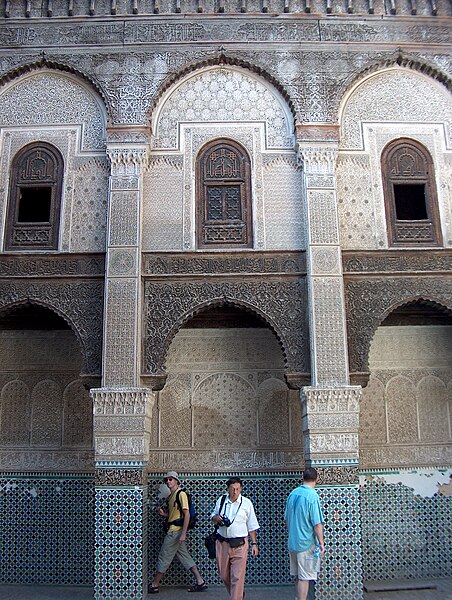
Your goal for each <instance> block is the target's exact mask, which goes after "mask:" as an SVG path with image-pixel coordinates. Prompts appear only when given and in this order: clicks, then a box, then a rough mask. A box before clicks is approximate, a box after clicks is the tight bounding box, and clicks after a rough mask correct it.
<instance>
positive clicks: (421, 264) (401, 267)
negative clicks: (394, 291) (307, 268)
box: [342, 249, 452, 275]
mask: <svg viewBox="0 0 452 600" xmlns="http://www.w3.org/2000/svg"><path fill="white" fill-rule="evenodd" d="M342 264H343V269H344V274H345V275H347V274H357V275H358V274H383V273H391V275H394V274H396V273H407V274H412V273H419V272H423V273H450V272H452V251H451V250H447V249H445V250H423V251H422V252H419V251H417V250H398V251H397V250H378V252H344V253H343V254H342Z"/></svg>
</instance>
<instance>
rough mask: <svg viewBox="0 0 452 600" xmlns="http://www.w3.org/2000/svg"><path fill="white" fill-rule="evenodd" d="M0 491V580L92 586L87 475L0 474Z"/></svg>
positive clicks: (91, 487) (91, 515) (90, 499)
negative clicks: (0, 475) (56, 476)
mask: <svg viewBox="0 0 452 600" xmlns="http://www.w3.org/2000/svg"><path fill="white" fill-rule="evenodd" d="M0 490H1V492H0V522H1V528H2V533H1V535H0V557H1V559H0V560H1V566H2V568H1V570H0V573H1V576H0V583H4V584H7V583H19V584H47V585H54V584H55V585H57V584H60V585H92V582H93V541H94V512H93V499H94V481H93V478H92V477H91V478H87V477H77V478H75V477H73V478H70V479H68V478H65V477H64V475H62V476H61V477H58V478H51V477H31V476H30V477H29V476H27V477H16V476H2V477H1V478H0ZM6 524H7V527H6Z"/></svg>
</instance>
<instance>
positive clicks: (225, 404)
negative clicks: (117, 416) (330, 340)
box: [150, 327, 302, 470]
mask: <svg viewBox="0 0 452 600" xmlns="http://www.w3.org/2000/svg"><path fill="white" fill-rule="evenodd" d="M167 371H168V380H167V383H166V385H165V387H164V388H163V390H162V391H161V392H159V393H158V404H157V410H156V411H154V412H155V413H157V414H156V415H155V416H154V419H155V420H156V421H157V423H156V425H155V427H156V428H157V431H156V432H155V434H153V441H152V445H154V448H152V447H151V452H150V456H151V465H153V464H155V465H156V464H159V463H160V464H162V463H164V462H166V460H169V456H171V460H172V461H176V462H175V463H173V468H175V464H177V463H178V461H179V462H180V461H181V460H183V462H184V465H185V467H183V466H182V465H180V466H178V468H181V469H182V468H185V469H188V468H198V469H199V468H201V470H206V469H208V470H209V469H210V470H212V469H214V470H215V469H222V468H223V469H227V468H229V465H230V460H231V457H232V456H235V459H234V460H235V461H239V462H240V463H242V466H244V465H245V463H246V465H248V466H249V467H250V468H253V465H254V468H259V466H260V465H261V464H262V465H263V464H264V463H265V464H266V465H267V466H269V462H268V461H269V460H270V461H274V462H275V464H276V462H278V463H280V464H284V463H285V461H287V460H296V459H295V457H296V456H297V454H298V453H299V452H301V451H302V450H301V445H302V440H301V416H300V408H301V403H300V400H299V395H298V392H297V391H295V390H292V391H290V390H289V389H288V387H287V385H286V383H285V380H284V371H283V360H282V354H281V350H280V347H279V344H278V342H277V340H276V337H275V336H274V334H273V333H272V332H271V331H270V330H268V329H264V328H221V327H218V328H199V329H189V328H186V329H181V330H180V331H179V333H178V334H177V335H176V337H175V338H174V340H173V342H172V344H171V346H170V349H169V352H168V358H167ZM177 448H184V454H183V458H181V457H178V456H179V455H178V454H177V450H176V449H177ZM275 452H279V454H278V456H276V454H275V455H274V456H273V453H275ZM270 455H272V456H273V458H271V459H269V456H270ZM289 457H290V458H289Z"/></svg>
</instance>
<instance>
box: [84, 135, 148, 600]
mask: <svg viewBox="0 0 452 600" xmlns="http://www.w3.org/2000/svg"><path fill="white" fill-rule="evenodd" d="M147 147H148V143H147V140H146V132H145V131H144V130H140V129H137V130H136V131H135V130H132V129H128V128H120V127H117V128H114V129H112V130H110V131H109V143H108V147H107V155H108V157H109V159H110V163H111V174H110V189H109V208H108V210H109V213H108V217H109V218H108V231H107V257H106V279H105V310H104V315H105V316H104V336H103V369H102V375H103V377H102V388H97V389H93V390H91V396H92V398H93V400H94V434H95V435H94V439H95V461H96V503H95V520H96V521H95V536H96V537H95V590H94V592H95V593H94V596H95V598H96V599H97V598H99V599H100V598H102V599H106V598H129V599H131V600H141V599H142V598H144V597H145V596H146V588H147V546H148V544H147V496H148V493H147V481H146V465H147V463H148V459H149V456H148V452H149V438H150V421H151V411H152V406H153V401H154V398H153V393H152V392H151V390H149V389H148V388H142V387H140V372H141V351H140V349H141V339H140V315H141V260H140V256H141V206H142V188H143V186H142V179H143V177H142V176H143V169H144V168H145V164H146V154H147Z"/></svg>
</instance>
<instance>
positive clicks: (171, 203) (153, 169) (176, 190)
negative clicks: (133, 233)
mask: <svg viewBox="0 0 452 600" xmlns="http://www.w3.org/2000/svg"><path fill="white" fill-rule="evenodd" d="M181 159H182V157H181V156H179V157H174V156H171V157H170V156H168V157H156V158H154V159H153V160H152V161H151V162H150V164H149V169H148V170H147V171H146V172H145V173H144V177H143V227H142V248H143V251H144V252H156V251H159V252H160V251H166V250H183V201H184V189H183V172H182V160H181Z"/></svg>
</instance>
